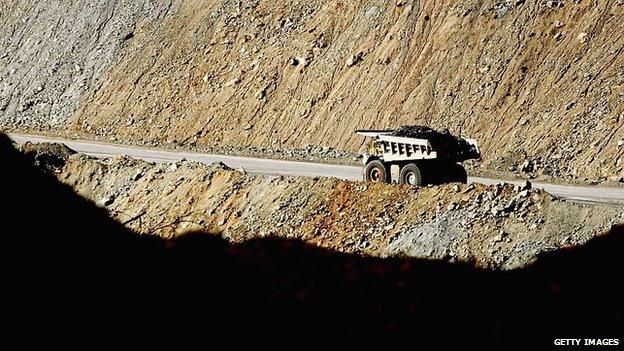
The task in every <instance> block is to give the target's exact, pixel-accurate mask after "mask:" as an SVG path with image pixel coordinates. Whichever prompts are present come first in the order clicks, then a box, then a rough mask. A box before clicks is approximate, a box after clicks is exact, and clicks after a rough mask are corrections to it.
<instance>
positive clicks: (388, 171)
mask: <svg viewBox="0 0 624 351" xmlns="http://www.w3.org/2000/svg"><path fill="white" fill-rule="evenodd" d="M356 133H357V134H359V135H362V136H364V137H368V138H372V143H370V145H369V147H368V151H367V152H366V153H365V154H364V155H363V156H364V157H363V161H364V164H365V165H366V166H365V168H364V180H365V181H369V182H384V183H401V184H408V185H414V186H424V185H427V184H443V183H452V182H460V183H466V182H467V181H468V175H467V173H466V170H465V169H464V167H463V166H462V165H461V162H464V161H466V160H469V159H479V158H481V152H480V150H479V146H478V144H477V141H476V140H474V139H464V138H458V137H455V136H453V135H451V134H450V133H448V131H444V132H438V131H436V130H434V129H431V128H428V127H422V126H405V127H401V128H399V129H397V130H357V131H356ZM414 136H417V137H414Z"/></svg>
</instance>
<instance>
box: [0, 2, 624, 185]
mask: <svg viewBox="0 0 624 351" xmlns="http://www.w3.org/2000/svg"><path fill="white" fill-rule="evenodd" d="M0 6H1V8H0V26H1V27H2V28H5V29H6V30H3V31H2V33H0V48H1V49H2V50H0V55H1V56H0V79H1V81H0V126H2V127H3V128H5V129H16V128H20V129H28V130H32V129H53V131H52V132H53V133H70V134H78V135H82V136H86V137H93V138H106V139H113V140H119V141H124V142H136V143H156V144H179V145H182V146H194V145H198V146H202V145H204V146H210V145H215V144H226V145H234V146H272V147H281V148H294V147H303V146H305V145H307V144H312V145H321V146H331V147H337V148H340V149H344V150H347V151H357V150H358V149H359V148H361V147H362V143H363V140H362V139H361V138H358V137H356V136H354V135H353V133H352V131H353V130H354V129H356V128H383V127H389V126H396V125H399V124H414V123H418V124H426V125H430V126H433V127H436V128H449V129H450V130H451V131H452V132H454V133H456V134H461V135H464V136H470V137H474V138H478V139H479V140H480V142H481V144H482V147H483V151H484V154H485V163H486V164H491V165H492V166H493V167H496V168H500V169H502V170H504V171H507V170H512V169H514V168H523V169H525V170H526V171H533V172H538V173H540V172H541V173H544V174H548V175H552V176H555V177H559V178H566V179H573V178H577V179H581V180H584V179H607V178H612V179H621V178H622V177H624V164H623V163H624V147H618V142H619V141H620V140H622V139H624V128H623V125H624V111H623V109H624V35H623V34H622V33H624V2H623V1H622V0H592V1H589V0H566V1H562V0H558V1H543V0H528V1H524V0H523V1H509V0H507V1H503V0H498V1H492V0H486V1H482V0H462V1H455V0H453V1H450V0H446V1H443V0H441V1H416V0H393V1H380V0H367V1H356V0H343V1H337V0H306V1H290V0H289V1H285V0H274V1H265V0H256V1H244V2H243V1H235V0H215V1H199V0H188V1H165V0H152V1H143V2H132V1H114V0H97V1H89V2H86V1H78V2H73V3H72V4H67V3H63V2H61V1H52V2H50V3H47V2H46V3H45V4H44V3H42V2H38V1H32V0H13V1H8V2H7V1H5V2H3V3H2V5H0Z"/></svg>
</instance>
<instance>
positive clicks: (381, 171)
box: [364, 160, 390, 183]
mask: <svg viewBox="0 0 624 351" xmlns="http://www.w3.org/2000/svg"><path fill="white" fill-rule="evenodd" d="M364 180H366V181H367V182H371V183H390V170H389V169H388V167H386V165H385V164H384V163H383V162H381V161H379V160H374V161H371V162H369V163H368V164H367V165H366V169H365V170H364Z"/></svg>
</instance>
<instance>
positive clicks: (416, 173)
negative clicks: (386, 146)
mask: <svg viewBox="0 0 624 351" xmlns="http://www.w3.org/2000/svg"><path fill="white" fill-rule="evenodd" d="M400 182H401V184H405V185H411V186H423V185H425V182H424V180H423V172H422V170H421V169H420V167H419V166H418V165H417V164H415V163H409V164H407V165H405V166H403V168H401V176H400Z"/></svg>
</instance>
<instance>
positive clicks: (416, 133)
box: [389, 125, 481, 162]
mask: <svg viewBox="0 0 624 351" xmlns="http://www.w3.org/2000/svg"><path fill="white" fill-rule="evenodd" d="M389 135H392V136H397V137H403V138H416V139H426V140H428V141H429V143H430V144H431V146H432V147H433V149H434V150H435V151H437V152H438V157H439V158H444V159H448V160H455V161H457V162H461V161H464V160H470V159H478V158H480V157H481V155H480V154H479V152H478V150H477V149H476V148H475V147H474V146H473V145H472V144H471V143H469V142H468V141H467V140H466V139H464V138H460V137H456V136H454V135H453V134H451V133H450V132H449V131H448V129H445V130H443V131H437V130H435V129H433V128H429V127H425V126H419V125H409V126H402V127H399V128H398V129H396V130H394V131H393V132H391V133H390V134H389Z"/></svg>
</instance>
